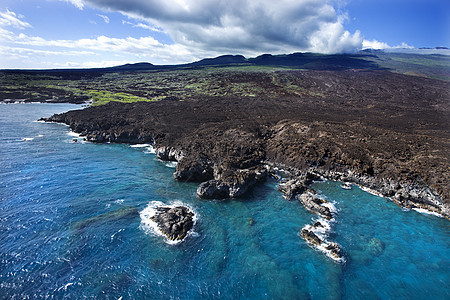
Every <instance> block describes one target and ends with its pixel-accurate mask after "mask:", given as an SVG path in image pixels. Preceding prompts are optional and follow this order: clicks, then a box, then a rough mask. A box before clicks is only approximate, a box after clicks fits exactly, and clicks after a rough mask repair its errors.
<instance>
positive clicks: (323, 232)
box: [302, 218, 346, 263]
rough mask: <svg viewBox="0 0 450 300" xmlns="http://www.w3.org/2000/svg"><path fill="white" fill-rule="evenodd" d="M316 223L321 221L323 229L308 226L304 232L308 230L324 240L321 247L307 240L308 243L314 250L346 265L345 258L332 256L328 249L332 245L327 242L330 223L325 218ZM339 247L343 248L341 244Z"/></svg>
mask: <svg viewBox="0 0 450 300" xmlns="http://www.w3.org/2000/svg"><path fill="white" fill-rule="evenodd" d="M316 221H320V223H321V224H322V226H323V227H320V226H318V227H313V226H312V225H306V226H305V227H303V228H302V230H303V229H306V230H309V231H312V232H313V233H314V234H315V235H316V236H317V237H318V238H320V239H321V240H322V243H321V244H320V245H316V244H314V243H311V242H310V241H308V240H306V239H305V241H306V243H307V244H308V245H309V246H310V247H312V248H313V249H315V250H318V251H320V252H322V253H324V254H325V255H326V256H328V257H329V258H331V259H332V260H334V261H336V262H338V263H345V262H346V260H345V258H344V257H343V256H341V257H336V256H334V255H333V254H332V252H331V250H328V249H327V247H328V246H329V245H330V244H331V242H328V241H327V238H328V233H329V232H330V231H331V225H330V221H328V220H325V219H323V218H320V219H319V220H316ZM334 244H337V243H334ZM337 245H338V246H339V247H340V248H341V246H340V245H339V244H337Z"/></svg>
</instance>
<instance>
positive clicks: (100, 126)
mask: <svg viewBox="0 0 450 300" xmlns="http://www.w3.org/2000/svg"><path fill="white" fill-rule="evenodd" d="M408 80H411V79H410V78H408ZM301 100H302V101H300V100H299V99H292V98H280V99H278V100H277V102H274V101H273V99H253V98H239V99H236V98H218V97H206V98H203V99H191V100H187V101H182V102H180V101H168V102H164V101H161V102H154V103H132V104H124V103H109V104H107V105H103V106H99V107H90V108H86V109H83V110H75V111H70V112H67V113H64V114H58V115H54V116H51V117H49V118H44V119H43V120H44V121H49V122H60V123H65V124H67V125H69V126H70V128H71V129H72V130H73V131H74V132H76V133H79V134H80V135H81V136H83V137H85V138H86V139H87V140H88V141H91V142H95V143H129V144H139V143H149V144H152V145H153V147H154V149H155V151H156V155H157V156H158V158H160V159H162V160H168V161H177V162H178V164H177V168H176V171H175V173H174V178H175V179H176V180H181V181H193V182H198V183H199V187H198V190H197V195H198V196H199V197H200V198H235V197H240V196H242V195H243V194H245V192H246V191H247V190H248V189H251V188H252V187H253V186H254V185H255V184H257V183H258V182H260V181H262V180H264V179H265V178H266V176H267V175H268V174H269V173H270V169H271V168H274V167H278V168H283V169H285V170H288V171H289V173H290V174H291V175H290V177H291V178H292V180H295V181H296V182H295V184H293V185H291V186H290V187H289V189H290V190H287V191H285V193H284V195H285V197H286V198H287V199H290V198H292V197H293V196H294V195H295V194H296V193H300V192H303V191H306V190H307V188H308V184H309V183H310V182H311V181H312V180H314V179H317V178H325V179H331V180H338V181H342V182H349V183H353V184H357V185H359V186H361V187H363V188H366V189H368V190H369V191H373V192H376V193H378V194H379V195H380V196H383V197H387V198H389V199H391V200H393V201H394V202H395V203H397V204H398V205H399V206H401V207H406V208H420V209H426V210H429V211H431V212H435V213H438V214H441V215H443V216H444V217H446V218H447V219H449V218H450V204H449V190H448V188H447V186H448V184H449V182H450V174H449V172H448V170H449V166H450V164H449V160H450V157H449V153H448V152H449V150H448V147H447V146H448V139H446V138H445V136H446V135H447V134H448V130H447V128H446V127H445V126H444V125H443V124H437V125H442V127H440V130H437V129H436V123H437V120H438V119H439V118H437V117H436V116H434V118H432V120H430V118H431V117H430V116H429V115H425V114H422V115H421V116H422V119H419V121H420V122H421V124H427V123H430V124H429V125H427V126H429V127H432V128H433V129H434V131H433V134H434V136H429V135H424V134H422V133H420V134H419V133H418V132H417V128H416V127H415V123H414V124H412V125H411V124H410V121H411V120H410V118H407V117H405V118H403V119H402V118H399V117H395V118H393V120H391V119H389V118H386V116H382V118H381V119H380V115H379V114H378V113H377V112H378V110H379V109H381V108H378V109H376V105H375V108H372V109H371V112H372V114H371V115H367V112H364V115H365V116H366V119H367V121H366V122H364V121H362V119H361V116H360V114H361V113H362V112H361V111H360V110H359V109H357V110H354V111H353V112H348V111H340V112H339V111H338V112H336V111H335V110H336V107H334V106H333V105H331V104H330V105H328V106H325V107H322V106H321V105H322V104H320V103H314V105H312V104H311V101H310V99H301ZM331 100H334V101H336V100H335V99H331ZM331 100H330V101H331ZM438 100H439V99H438ZM349 102H350V101H349ZM371 102H372V103H373V101H371ZM431 104H433V103H431ZM311 105H312V107H311ZM383 105H384V104H383ZM408 107H409V106H408ZM382 108H383V110H384V109H385V108H384V107H382ZM416 109H420V108H419V107H417V106H416V107H409V108H406V107H405V110H404V112H403V114H404V115H405V116H407V115H408V112H410V114H412V115H414V118H415V119H414V122H417V121H418V120H417V117H418V116H417V113H416V112H415V110H416ZM423 109H426V110H429V107H424V108H423ZM330 111H331V112H333V114H330V113H331V112H330ZM339 113H340V114H339ZM444 121H445V120H444ZM411 126H412V127H411ZM422 127H426V126H425V125H422ZM427 132H432V131H431V129H430V130H428V131H427ZM416 150H417V151H416ZM283 186H284V185H281V186H280V189H281V190H283Z"/></svg>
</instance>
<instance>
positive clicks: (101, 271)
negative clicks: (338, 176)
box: [0, 104, 450, 299]
mask: <svg viewBox="0 0 450 300" xmlns="http://www.w3.org/2000/svg"><path fill="white" fill-rule="evenodd" d="M0 108H1V109H0V199H1V200H0V298H2V299H19V298H20V299H21V298H57V299H59V298H63V297H68V298H71V299H80V298H85V297H86V298H111V299H140V298H144V299H213V298H224V299H328V298H331V299H340V298H343V299H380V298H381V299H394V298H401V299H426V298H433V299H449V298H450V294H449V293H450V287H449V284H450V272H449V270H450V250H449V245H450V226H449V222H448V221H447V220H445V219H443V218H438V217H436V216H433V215H426V214H421V213H419V212H416V211H414V210H411V211H403V210H401V209H400V208H398V207H397V206H396V205H395V204H393V203H392V202H391V201H387V200H385V199H382V198H379V197H377V196H374V195H371V194H369V193H367V192H364V191H362V190H361V189H359V188H353V189H352V190H343V189H341V188H340V186H339V183H335V182H331V181H327V182H317V183H315V184H314V186H313V188H314V189H315V190H316V191H318V192H319V193H320V194H321V195H323V196H324V197H326V198H327V199H329V200H330V201H332V203H333V204H334V205H335V206H336V208H337V209H338V216H339V217H338V218H337V219H336V221H335V222H334V223H333V226H332V227H331V231H330V232H328V233H327V234H328V235H329V236H330V239H331V240H332V241H336V242H337V243H339V245H341V246H342V249H343V251H344V253H345V257H346V263H344V264H338V263H335V262H334V261H333V260H332V259H330V258H329V257H327V256H326V255H324V254H323V253H322V252H320V251H318V250H317V249H314V248H312V247H309V246H308V245H307V244H306V242H305V241H304V240H303V239H302V238H301V237H300V236H299V232H300V231H301V229H302V228H303V227H304V226H305V225H307V224H311V223H312V222H314V220H315V219H316V218H317V217H316V216H315V215H313V214H311V213H309V212H307V211H306V210H305V209H304V208H303V207H302V205H301V204H300V203H298V202H296V201H286V200H284V199H283V198H282V196H281V193H279V192H278V191H277V190H276V182H275V181H271V180H269V181H267V182H266V183H264V184H262V185H260V186H258V187H256V188H255V189H254V190H252V191H251V192H249V193H247V194H246V195H245V197H243V198H242V199H239V200H226V201H205V200H200V199H197V198H196V197H195V191H196V184H193V183H183V182H176V181H174V180H173V177H172V173H173V171H174V169H173V167H174V166H175V165H174V164H167V163H166V162H162V161H159V160H157V159H156V157H155V155H154V151H153V149H152V148H151V146H150V145H142V146H129V145H115V144H92V143H80V142H74V141H73V138H74V136H73V134H71V133H70V130H69V128H68V127H67V126H63V125H61V124H51V123H42V122H36V120H37V119H39V118H40V117H47V116H50V115H52V114H53V113H58V112H63V111H67V110H69V109H78V108H80V106H76V105H70V104H11V105H1V106H0ZM152 203H153V204H154V203H164V204H166V205H171V204H174V203H183V204H185V205H188V206H189V207H190V208H192V209H193V210H194V211H195V213H196V215H197V221H196V225H195V228H194V229H195V232H194V233H193V234H191V235H189V236H188V237H187V238H186V239H185V240H184V241H183V242H182V243H178V244H175V245H170V244H168V243H167V242H166V241H165V239H164V238H163V237H161V236H160V235H158V234H155V232H154V231H152V230H149V228H148V227H146V226H145V224H144V225H143V223H145V222H144V221H143V219H144V220H145V214H143V212H145V210H146V209H148V207H151V205H152Z"/></svg>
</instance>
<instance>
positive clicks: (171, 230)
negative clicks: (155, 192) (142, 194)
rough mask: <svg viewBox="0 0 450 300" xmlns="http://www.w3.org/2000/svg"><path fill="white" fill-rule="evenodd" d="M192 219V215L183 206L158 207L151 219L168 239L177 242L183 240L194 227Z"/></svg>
mask: <svg viewBox="0 0 450 300" xmlns="http://www.w3.org/2000/svg"><path fill="white" fill-rule="evenodd" d="M193 217H194V213H193V212H192V211H191V210H190V209H189V208H187V207H185V206H175V207H168V206H160V207H158V208H156V213H155V215H154V216H153V217H151V219H152V220H153V221H154V222H155V223H156V224H157V226H158V229H159V230H160V231H161V232H162V233H163V234H165V235H166V236H167V237H168V238H169V239H171V240H173V241H178V240H182V239H184V238H185V236H186V234H187V233H188V232H189V230H191V229H192V227H193V226H194V219H193Z"/></svg>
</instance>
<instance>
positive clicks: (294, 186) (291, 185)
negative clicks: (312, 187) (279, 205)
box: [278, 179, 306, 200]
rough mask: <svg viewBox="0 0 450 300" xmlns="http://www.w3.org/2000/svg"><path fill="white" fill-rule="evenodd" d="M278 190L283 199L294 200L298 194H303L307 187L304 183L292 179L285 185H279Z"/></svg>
mask: <svg viewBox="0 0 450 300" xmlns="http://www.w3.org/2000/svg"><path fill="white" fill-rule="evenodd" d="M278 190H279V191H280V192H282V193H283V198H284V199H286V200H291V199H293V198H294V197H295V196H296V195H297V194H300V193H303V191H305V190H306V186H305V185H304V184H303V181H300V180H296V179H291V180H289V181H287V182H285V183H282V184H279V185H278Z"/></svg>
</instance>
